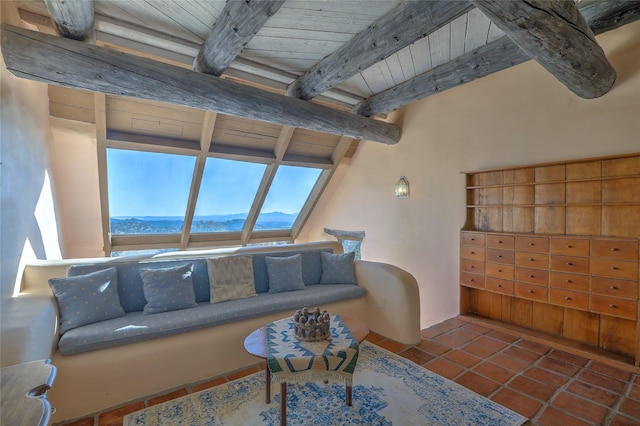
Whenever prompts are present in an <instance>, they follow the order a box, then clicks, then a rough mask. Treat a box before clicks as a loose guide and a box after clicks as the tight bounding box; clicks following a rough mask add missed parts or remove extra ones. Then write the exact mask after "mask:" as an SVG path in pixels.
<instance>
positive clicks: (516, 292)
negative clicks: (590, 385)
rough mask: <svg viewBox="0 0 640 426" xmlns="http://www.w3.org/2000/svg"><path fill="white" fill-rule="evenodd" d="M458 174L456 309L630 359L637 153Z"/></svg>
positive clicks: (633, 348) (639, 181)
mask: <svg viewBox="0 0 640 426" xmlns="http://www.w3.org/2000/svg"><path fill="white" fill-rule="evenodd" d="M466 180H467V188H466V191H467V221H466V223H465V226H464V228H463V230H462V232H461V234H460V257H461V260H460V268H461V272H460V284H461V300H460V306H461V313H463V314H464V313H467V312H469V313H475V314H481V315H487V316H489V317H490V318H491V319H494V320H500V321H504V322H507V323H512V324H517V325H521V326H525V327H529V328H532V329H534V330H536V331H543V332H545V333H551V334H553V335H555V336H560V337H564V338H567V339H571V340H575V341H578V342H580V343H587V344H590V345H593V346H597V347H600V348H601V349H605V350H608V351H611V352H613V353H617V354H622V355H628V356H631V357H633V358H634V359H635V363H636V365H640V349H639V348H640V327H639V325H638V323H639V321H638V301H639V298H640V289H639V279H640V240H639V239H640V154H631V155H625V156H620V157H607V158H600V159H588V160H580V161H573V162H565V163H553V164H541V165H531V166H525V167H514V168H504V169H495V170H485V171H478V172H467V173H466ZM581 312H582V313H581Z"/></svg>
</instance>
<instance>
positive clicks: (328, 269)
mask: <svg viewBox="0 0 640 426" xmlns="http://www.w3.org/2000/svg"><path fill="white" fill-rule="evenodd" d="M320 256H321V257H320V259H321V261H322V276H321V277H320V284H356V274H355V271H354V268H353V260H354V258H355V253H354V252H350V253H344V254H333V253H326V252H324V251H323V252H321V253H320Z"/></svg>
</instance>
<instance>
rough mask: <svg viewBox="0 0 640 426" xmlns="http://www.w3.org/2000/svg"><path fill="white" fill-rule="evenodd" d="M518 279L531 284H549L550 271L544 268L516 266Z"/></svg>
mask: <svg viewBox="0 0 640 426" xmlns="http://www.w3.org/2000/svg"><path fill="white" fill-rule="evenodd" d="M516 281H523V282H525V283H530V284H538V285H544V286H546V285H548V284H549V272H548V271H544V270H542V269H532V268H522V267H520V266H518V267H516Z"/></svg>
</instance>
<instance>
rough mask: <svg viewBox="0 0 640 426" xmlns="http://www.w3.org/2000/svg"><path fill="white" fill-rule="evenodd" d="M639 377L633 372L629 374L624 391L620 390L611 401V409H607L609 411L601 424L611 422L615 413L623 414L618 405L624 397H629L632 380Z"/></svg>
mask: <svg viewBox="0 0 640 426" xmlns="http://www.w3.org/2000/svg"><path fill="white" fill-rule="evenodd" d="M637 377H639V376H638V374H635V373H634V374H633V375H632V376H631V379H629V381H628V382H627V384H626V386H625V388H624V391H622V392H620V393H619V394H618V398H617V399H616V401H615V402H614V403H613V405H611V409H610V410H609V412H608V413H607V415H606V416H605V418H604V420H603V421H602V424H603V425H609V424H611V422H612V421H613V419H614V418H615V417H616V415H618V414H620V415H624V413H621V412H620V406H621V405H622V403H623V402H624V400H625V399H626V398H628V397H629V394H630V393H631V388H633V384H634V380H635V379H636V378H637Z"/></svg>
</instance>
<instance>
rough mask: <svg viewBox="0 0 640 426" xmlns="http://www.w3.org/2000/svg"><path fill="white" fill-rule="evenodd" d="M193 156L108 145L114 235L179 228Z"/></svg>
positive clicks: (112, 231) (193, 160)
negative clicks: (115, 147) (130, 149)
mask: <svg viewBox="0 0 640 426" xmlns="http://www.w3.org/2000/svg"><path fill="white" fill-rule="evenodd" d="M194 165H195V157H192V156H186V155H175V154H161V153H155V152H144V151H129V150H122V149H113V148H109V149H107V177H108V196H109V219H110V222H111V233H112V234H113V235H127V234H177V233H180V232H181V231H182V225H183V224H184V216H185V211H186V208H187V202H188V199H189V189H190V187H191V180H192V178H193V168H194Z"/></svg>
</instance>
